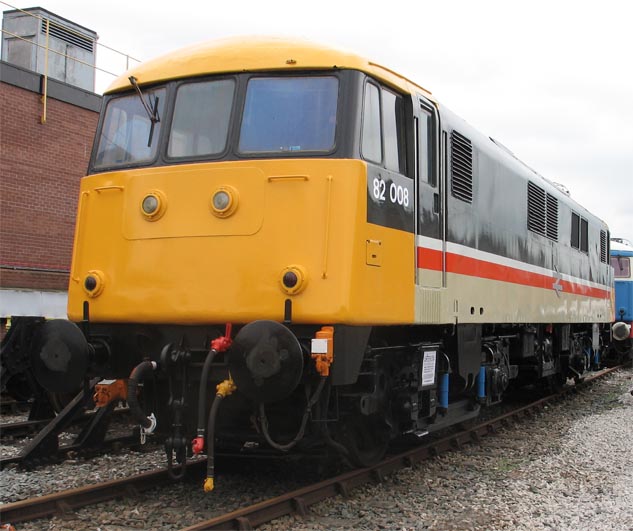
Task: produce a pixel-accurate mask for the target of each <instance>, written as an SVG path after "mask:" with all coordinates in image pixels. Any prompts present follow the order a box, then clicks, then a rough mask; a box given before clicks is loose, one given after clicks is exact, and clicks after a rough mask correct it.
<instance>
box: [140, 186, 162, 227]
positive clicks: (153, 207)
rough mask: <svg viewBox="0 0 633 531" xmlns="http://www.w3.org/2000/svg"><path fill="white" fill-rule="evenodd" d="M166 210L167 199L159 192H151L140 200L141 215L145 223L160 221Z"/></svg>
mask: <svg viewBox="0 0 633 531" xmlns="http://www.w3.org/2000/svg"><path fill="white" fill-rule="evenodd" d="M166 208H167V199H166V197H165V194H164V193H163V192H161V191H160V190H152V191H151V192H149V193H148V194H146V195H145V196H144V197H143V199H142V200H141V214H143V217H144V218H145V219H146V220H147V221H156V220H157V219H160V218H161V217H162V216H163V214H164V213H165V209H166Z"/></svg>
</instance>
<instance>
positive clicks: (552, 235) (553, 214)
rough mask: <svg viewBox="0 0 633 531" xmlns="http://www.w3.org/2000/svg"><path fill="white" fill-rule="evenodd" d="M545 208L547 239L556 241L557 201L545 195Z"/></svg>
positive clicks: (551, 196)
mask: <svg viewBox="0 0 633 531" xmlns="http://www.w3.org/2000/svg"><path fill="white" fill-rule="evenodd" d="M545 208H546V211H547V228H546V231H547V237H548V238H549V239H550V240H554V241H558V199H556V198H555V197H554V196H553V195H549V194H547V200H546V202H545Z"/></svg>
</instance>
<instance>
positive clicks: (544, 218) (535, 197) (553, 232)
mask: <svg viewBox="0 0 633 531" xmlns="http://www.w3.org/2000/svg"><path fill="white" fill-rule="evenodd" d="M527 210H528V229H529V230H531V231H532V232H535V233H536V234H540V235H541V236H546V237H547V238H549V239H550V240H554V241H558V199H556V198H555V197H554V196H553V195H550V194H548V193H546V192H545V190H543V189H542V188H541V187H539V186H536V185H535V184H534V183H531V182H528V204H527Z"/></svg>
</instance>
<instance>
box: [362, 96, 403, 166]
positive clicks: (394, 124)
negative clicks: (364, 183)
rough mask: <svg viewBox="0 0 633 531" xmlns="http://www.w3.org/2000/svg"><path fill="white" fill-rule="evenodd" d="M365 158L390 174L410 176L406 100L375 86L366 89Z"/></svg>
mask: <svg viewBox="0 0 633 531" xmlns="http://www.w3.org/2000/svg"><path fill="white" fill-rule="evenodd" d="M361 155H362V157H363V158H364V159H365V160H367V161H370V162H375V163H376V164H380V165H381V166H383V167H385V168H386V169H388V170H391V171H395V172H398V173H401V174H405V175H406V174H407V157H406V147H405V124H404V100H403V98H402V96H400V95H397V94H395V93H393V92H391V91H390V90H387V89H385V88H383V87H378V86H377V85H374V84H373V83H367V84H366V85H365V97H364V103H363V127H362V139H361Z"/></svg>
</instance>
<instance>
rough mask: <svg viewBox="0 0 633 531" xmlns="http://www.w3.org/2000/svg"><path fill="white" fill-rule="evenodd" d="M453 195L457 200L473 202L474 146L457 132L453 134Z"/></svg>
mask: <svg viewBox="0 0 633 531" xmlns="http://www.w3.org/2000/svg"><path fill="white" fill-rule="evenodd" d="M451 193H452V194H453V196H454V197H456V198H457V199H461V200H462V201H466V202H467V203H472V202H473V146H472V143H471V141H470V140H469V139H468V138H466V137H465V136H463V135H461V134H459V133H458V132H457V131H453V132H452V133H451Z"/></svg>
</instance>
